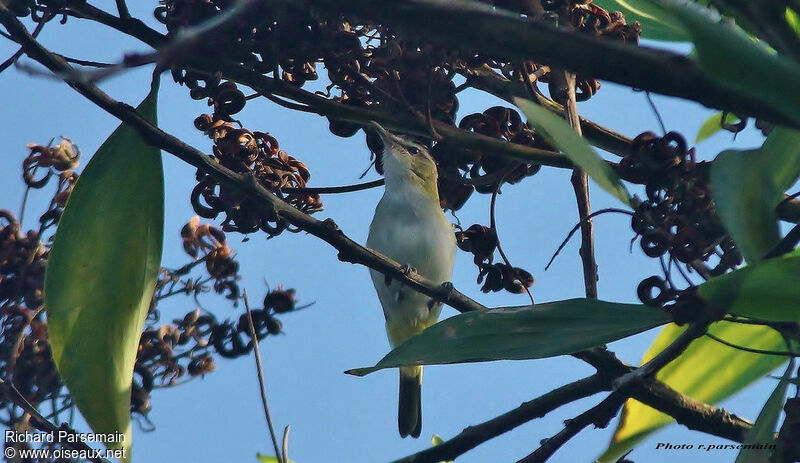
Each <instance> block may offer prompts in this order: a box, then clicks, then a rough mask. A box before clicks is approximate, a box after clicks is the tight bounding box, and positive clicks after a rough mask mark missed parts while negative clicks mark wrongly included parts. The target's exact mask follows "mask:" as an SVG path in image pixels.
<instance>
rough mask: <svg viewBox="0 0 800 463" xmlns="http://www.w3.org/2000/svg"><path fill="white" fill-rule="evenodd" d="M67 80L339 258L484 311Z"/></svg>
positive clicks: (52, 58) (64, 69) (0, 13)
mask: <svg viewBox="0 0 800 463" xmlns="http://www.w3.org/2000/svg"><path fill="white" fill-rule="evenodd" d="M0 23H2V24H3V25H4V26H5V27H6V29H7V30H8V31H9V33H10V34H11V35H12V36H14V38H15V39H16V40H17V41H18V42H19V44H20V45H22V46H23V48H24V49H25V53H26V54H27V55H28V56H30V57H31V58H33V59H34V60H36V61H38V62H39V63H41V64H42V65H43V66H45V67H46V68H48V69H49V70H50V71H52V72H54V73H55V74H57V75H60V76H65V77H68V76H71V75H75V71H74V70H73V69H72V67H71V66H70V65H69V64H68V63H67V62H66V61H64V60H63V59H62V58H60V57H59V56H57V55H55V54H53V53H52V52H50V51H49V50H47V49H45V48H44V47H42V46H41V44H39V43H38V42H37V41H36V40H35V39H34V38H33V37H31V36H30V34H29V33H28V31H27V30H26V29H25V28H24V27H23V25H22V23H21V22H19V20H18V19H17V18H16V17H15V16H14V15H13V14H12V13H11V12H10V11H9V10H8V9H7V8H6V7H5V6H3V5H2V4H0ZM66 83H67V84H69V85H70V86H71V87H72V88H74V89H75V90H76V91H78V92H79V93H80V94H82V95H83V96H85V97H86V98H88V99H89V100H91V101H92V102H93V103H95V104H96V105H97V106H99V107H100V108H102V109H104V110H105V111H107V112H109V113H110V114H112V115H113V116H115V117H116V118H118V119H119V120H121V121H123V122H125V123H126V124H128V125H130V126H131V127H132V128H133V129H135V130H136V131H137V132H138V133H139V134H140V135H141V136H142V138H144V139H145V140H146V141H147V142H148V143H151V144H153V145H155V146H158V147H159V148H161V149H163V150H164V151H167V152H169V153H171V154H173V155H175V156H176V157H178V158H180V159H181V160H183V161H185V162H187V163H188V164H191V165H193V166H195V167H197V168H198V169H201V170H202V171H203V172H205V173H207V174H209V175H211V176H212V177H213V178H214V179H215V180H217V181H219V182H220V183H221V184H224V185H226V186H229V187H232V188H235V189H237V190H239V191H241V192H243V193H245V194H246V195H248V196H250V197H251V198H253V199H254V200H255V201H256V203H257V204H261V205H262V206H263V207H266V208H270V209H271V210H272V211H274V213H275V214H277V216H278V217H280V218H283V219H285V220H286V221H288V222H289V223H291V224H292V225H294V226H296V227H298V228H300V229H302V230H304V231H306V232H308V233H310V234H312V235H314V236H316V237H318V238H320V239H322V240H323V241H325V242H327V243H328V244H330V245H331V246H333V247H334V248H336V249H337V250H338V251H339V258H340V259H341V260H344V261H347V262H351V263H356V264H362V265H365V266H367V267H370V268H372V269H375V270H377V271H379V272H381V273H383V274H385V275H387V276H390V277H392V278H394V279H396V280H398V281H401V282H403V283H404V284H406V285H408V286H410V287H412V288H414V289H416V290H417V291H419V292H421V293H423V294H426V295H428V296H430V297H432V298H434V299H436V300H439V301H442V302H444V303H445V304H447V305H450V306H451V307H453V308H455V309H457V310H460V311H465V312H466V311H473V310H485V307H484V306H483V305H481V304H479V303H477V302H475V301H473V300H472V299H470V298H469V297H467V296H465V295H464V294H462V293H460V292H459V291H457V290H455V289H451V288H448V287H443V286H441V285H437V284H434V283H433V282H431V281H430V280H428V279H427V278H424V277H423V276H421V275H419V274H416V273H413V272H412V273H409V272H408V271H407V270H405V268H404V267H403V265H401V264H400V263H397V262H395V261H393V260H391V259H389V258H387V257H385V256H383V255H382V254H380V253H377V252H375V251H373V250H371V249H368V248H365V247H363V246H361V245H359V244H358V243H356V242H355V241H353V240H351V239H350V238H348V237H347V236H345V235H344V233H342V231H341V230H339V229H338V227H336V225H335V224H334V223H333V222H332V221H329V220H328V221H320V220H317V219H315V218H313V217H311V216H309V215H308V214H305V213H303V212H301V211H299V210H297V209H295V208H294V207H292V206H291V205H289V204H288V203H286V202H285V201H283V200H282V199H280V198H278V197H277V196H275V195H274V194H272V193H271V192H270V191H269V190H267V189H266V188H264V187H263V186H262V185H261V184H259V183H258V182H257V181H256V180H255V178H254V177H252V176H245V175H241V174H237V173H236V172H233V171H231V170H230V169H227V168H225V167H223V166H222V165H220V164H219V163H217V162H215V161H214V160H213V159H212V158H210V157H209V156H207V155H206V154H204V153H203V152H201V151H199V150H197V149H195V148H193V147H191V146H189V145H187V144H186V143H184V142H183V141H181V140H179V139H178V138H176V137H174V136H172V135H169V134H167V133H165V132H164V131H162V130H161V129H159V128H158V127H156V126H154V125H152V124H151V123H150V122H149V121H147V120H146V119H144V118H143V117H141V116H140V115H139V114H138V113H137V112H136V110H135V109H134V108H133V107H131V106H130V105H127V104H125V103H121V102H119V101H116V100H114V99H113V98H111V97H109V96H108V95H107V94H105V93H104V92H103V91H101V90H100V89H99V88H97V87H96V86H95V85H93V84H91V83H87V82H81V81H78V80H67V81H66Z"/></svg>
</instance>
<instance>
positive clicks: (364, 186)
mask: <svg viewBox="0 0 800 463" xmlns="http://www.w3.org/2000/svg"><path fill="white" fill-rule="evenodd" d="M383 183H384V180H383V179H382V178H379V179H377V180H370V181H369V182H364V183H356V184H354V185H343V186H317V187H309V186H307V187H302V188H281V192H283V193H309V194H330V193H351V192H353V191H363V190H369V189H370V188H377V187H379V186H381V185H383Z"/></svg>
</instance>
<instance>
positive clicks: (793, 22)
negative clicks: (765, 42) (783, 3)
mask: <svg viewBox="0 0 800 463" xmlns="http://www.w3.org/2000/svg"><path fill="white" fill-rule="evenodd" d="M786 23H787V24H788V25H789V27H791V28H792V30H793V31H794V33H795V34H797V35H798V36H800V17H798V16H797V13H795V12H794V10H793V9H791V8H789V7H786Z"/></svg>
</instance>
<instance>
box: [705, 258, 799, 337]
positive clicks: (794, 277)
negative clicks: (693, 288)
mask: <svg viewBox="0 0 800 463" xmlns="http://www.w3.org/2000/svg"><path fill="white" fill-rule="evenodd" d="M798 281H800V252H798V251H795V252H793V253H791V254H788V255H786V256H783V257H780V258H775V259H769V260H765V261H762V262H757V263H755V264H753V265H748V266H747V267H744V268H741V269H738V270H736V271H733V272H730V273H726V274H725V275H720V276H718V277H715V278H712V279H710V280H708V281H706V282H705V283H703V284H702V285H700V286H699V287H698V288H697V294H698V295H699V296H700V297H702V298H703V299H704V300H706V301H708V302H710V303H712V304H713V305H715V306H717V307H720V308H723V309H725V310H726V311H727V312H730V313H732V314H734V315H740V316H743V317H750V318H755V319H759V320H768V321H773V322H795V321H800V285H798V284H797V282H798Z"/></svg>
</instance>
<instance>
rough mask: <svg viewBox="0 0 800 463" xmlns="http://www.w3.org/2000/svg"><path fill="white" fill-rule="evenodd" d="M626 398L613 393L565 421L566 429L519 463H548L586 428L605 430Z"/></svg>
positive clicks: (544, 442) (543, 443)
mask: <svg viewBox="0 0 800 463" xmlns="http://www.w3.org/2000/svg"><path fill="white" fill-rule="evenodd" d="M625 399H626V397H625V396H624V395H622V394H618V393H616V392H615V393H612V394H609V395H608V397H606V398H605V399H603V401H602V402H600V403H599V404H597V405H595V406H594V407H592V408H590V409H589V410H586V411H585V412H583V413H581V414H580V415H578V416H576V417H575V418H572V419H570V420H567V421H565V425H564V429H562V430H561V431H559V432H558V433H557V434H556V435H554V436H553V437H550V438H548V439H545V440H544V441H542V445H541V446H540V447H539V448H538V449H536V450H534V451H533V453H531V454H530V455H528V456H526V457H525V458H523V459H521V460H519V461H518V462H517V463H542V462H544V461H547V460H548V459H549V458H550V457H551V456H553V454H554V453H555V452H556V450H558V449H559V448H561V446H562V445H564V444H565V443H566V442H567V441H568V440H570V439H572V438H573V437H575V436H576V435H577V434H578V433H579V432H581V431H582V430H583V429H584V428H585V427H586V426H589V425H590V424H594V425H595V426H597V427H600V428H604V427H605V426H607V425H608V421H610V420H611V418H613V417H614V415H616V414H617V411H618V410H619V409H620V407H622V404H623V403H624V402H625Z"/></svg>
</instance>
